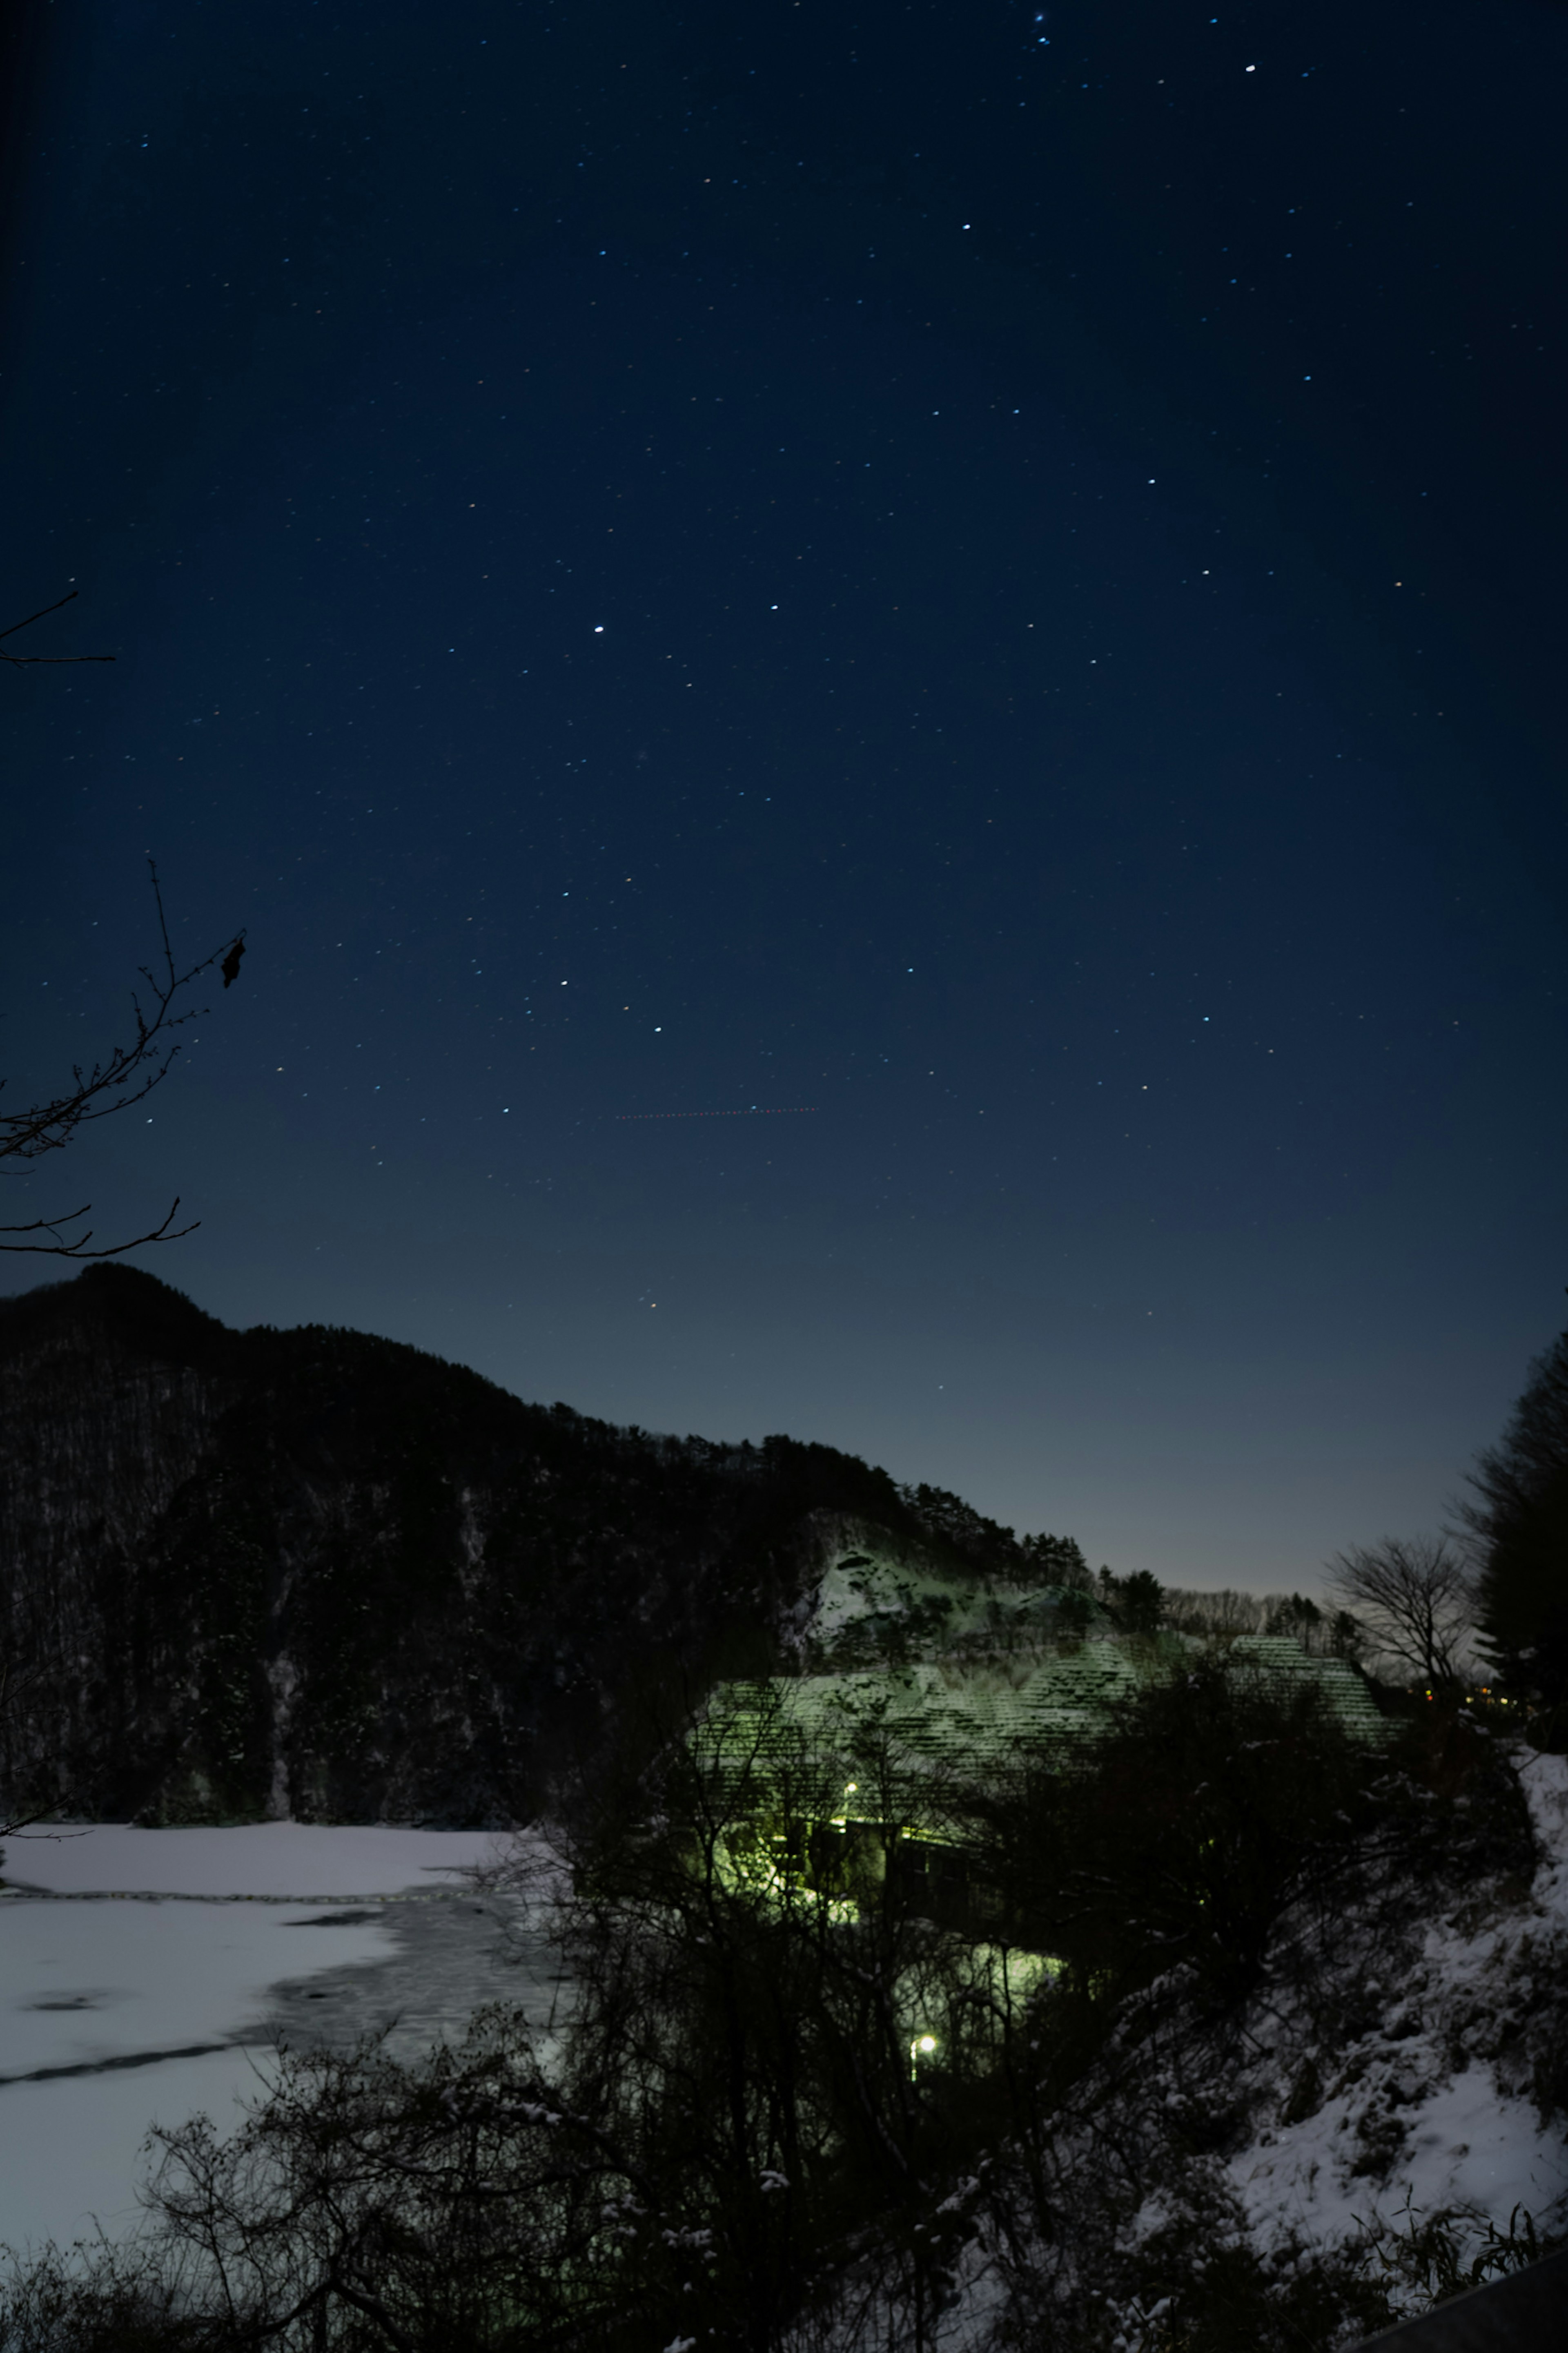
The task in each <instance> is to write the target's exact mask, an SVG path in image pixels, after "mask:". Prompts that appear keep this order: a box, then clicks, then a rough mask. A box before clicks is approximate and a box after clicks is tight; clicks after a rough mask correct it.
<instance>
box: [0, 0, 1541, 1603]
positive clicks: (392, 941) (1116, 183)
mask: <svg viewBox="0 0 1568 2353" xmlns="http://www.w3.org/2000/svg"><path fill="white" fill-rule="evenodd" d="M13 50H14V58H13V88H12V93H11V95H12V111H13V118H14V121H13V129H12V136H11V140H10V143H9V153H10V156H11V186H10V192H9V211H8V216H7V226H6V250H5V305H6V310H5V342H4V353H3V360H4V365H3V370H0V414H3V417H4V429H5V442H6V449H7V456H8V465H7V526H8V527H7V532H6V553H5V577H6V580H7V581H8V583H9V586H8V587H7V590H6V595H7V597H8V599H9V602H10V604H11V606H12V607H14V608H15V617H18V618H19V617H21V615H22V614H24V613H26V612H28V611H31V610H32V609H33V608H34V607H37V606H38V605H41V604H43V603H45V602H46V601H47V599H48V598H49V597H50V596H55V595H58V594H62V593H63V592H64V590H65V589H66V588H67V587H68V586H76V587H78V588H79V591H80V601H79V603H78V604H77V605H75V606H73V607H71V608H70V610H69V611H68V613H67V614H64V615H61V616H59V617H57V618H56V619H55V620H53V621H50V622H47V623H45V624H42V625H40V627H39V628H37V629H36V630H35V631H33V632H31V633H30V636H29V639H28V641H27V646H28V649H30V650H33V651H37V652H68V651H74V650H84V651H85V650H105V651H112V652H113V653H114V654H115V655H116V661H115V665H114V667H113V668H111V669H110V668H107V667H105V668H102V669H93V670H85V669H84V670H31V671H26V672H12V673H10V674H9V675H8V676H7V677H6V678H5V680H4V681H0V685H3V686H4V689H5V692H4V699H3V705H0V709H3V716H4V724H5V731H6V736H7V744H6V759H7V795H6V801H7V823H6V828H5V839H6V844H7V854H6V856H5V860H4V863H3V867H0V913H3V915H4V927H5V951H4V954H5V971H4V994H3V1002H4V1006H5V1015H6V1018H5V1030H4V1033H3V1037H4V1045H5V1057H6V1068H7V1069H8V1071H9V1072H10V1074H11V1091H12V1094H13V1097H14V1098H15V1097H16V1095H20V1094H23V1093H25V1092H27V1091H29V1090H33V1089H41V1088H44V1087H46V1086H48V1085H50V1084H51V1083H52V1082H54V1080H55V1079H56V1078H57V1077H58V1074H59V1073H60V1071H61V1070H62V1068H63V1066H64V1065H66V1064H68V1062H69V1060H71V1059H72V1058H73V1056H77V1055H80V1054H82V1053H84V1052H86V1053H90V1051H91V1050H92V1049H93V1048H94V1047H95V1046H96V1045H98V1044H100V1042H102V1041H104V1040H106V1039H107V1038H108V1037H109V1035H110V1032H111V1031H112V1029H114V1027H115V1024H116V1022H117V1020H118V1019H119V1018H120V1008H121V1006H122V1004H123V1001H124V987H125V983H126V981H127V979H128V977H129V976H130V975H131V973H132V969H133V967H134V965H135V964H136V963H137V962H138V961H140V960H141V959H142V957H143V956H144V955H146V954H147V952H148V950H149V948H150V947H151V945H152V944H153V934H152V926H151V915H152V910H151V905H150V902H149V901H148V898H147V895H146V891H145V884H144V880H143V876H144V864H143V860H144V856H145V853H146V852H148V851H152V852H153V854H154V855H155V856H156V857H157V860H158V861H159V865H160V868H161V871H162V872H163V877H164V881H165V885H166V890H167V893H168V898H169V902H170V906H171V911H172V915H173V918H174V924H175V929H176V938H177V940H178V941H179V942H180V943H182V944H189V946H190V948H191V950H192V951H193V952H194V951H196V950H198V949H205V948H207V947H210V946H212V945H216V944H218V943H219V942H220V941H221V940H222V939H223V938H224V937H225V936H226V935H227V934H229V933H231V932H232V931H233V930H234V929H235V928H236V927H237V925H238V924H239V923H245V924H246V925H247V928H248V933H249V943H250V953H249V955H248V956H247V961H246V965H245V968H244V973H243V976H242V980H241V983H240V986H239V987H237V988H236V989H235V990H233V991H231V992H229V993H228V994H227V995H226V996H223V995H218V996H216V997H215V998H214V1000H213V1009H212V1015H211V1018H210V1019H206V1020H204V1021H202V1022H201V1023H199V1024H197V1025H196V1029H197V1030H198V1031H199V1042H195V1043H194V1044H193V1047H192V1050H191V1051H190V1053H189V1056H188V1058H187V1060H186V1064H185V1066H184V1068H183V1069H181V1070H180V1071H178V1072H177V1073H176V1074H175V1076H174V1078H173V1079H172V1080H171V1082H169V1084H168V1085H167V1087H166V1088H165V1089H164V1090H163V1092H161V1093H160V1094H159V1096H158V1097H157V1098H156V1100H155V1102H153V1103H149V1105H148V1106H147V1110H148V1111H150V1112H151V1113H153V1117H152V1119H151V1121H150V1122H149V1121H148V1120H147V1118H146V1115H145V1113H132V1114H130V1115H129V1116H128V1117H127V1118H125V1119H123V1120H121V1121H120V1122H117V1123H114V1124H110V1125H109V1126H106V1127H104V1128H102V1129H101V1130H100V1131H99V1132H98V1134H97V1135H96V1137H95V1138H94V1139H92V1140H91V1141H90V1142H89V1143H88V1144H84V1145H81V1146H80V1147H79V1149H78V1152H77V1155H76V1162H75V1166H70V1165H69V1164H68V1163H65V1162H62V1163H60V1164H59V1166H58V1168H55V1169H52V1170H50V1171H49V1172H48V1186H47V1189H45V1188H40V1187H33V1188H32V1189H31V1190H29V1189H27V1188H26V1187H15V1186H14V1187H13V1188H12V1195H11V1198H12V1203H13V1207H12V1209H11V1211H10V1212H9V1213H8V1214H10V1215H12V1216H16V1215H18V1214H22V1207H21V1205H22V1204H24V1203H26V1204H27V1205H28V1209H27V1213H29V1214H31V1213H32V1211H33V1210H34V1209H37V1208H50V1207H57V1208H58V1207H68V1206H74V1203H75V1201H76V1200H77V1199H78V1198H87V1197H88V1196H89V1195H90V1197H91V1198H93V1200H94V1201H95V1204H96V1205H97V1209H98V1213H99V1215H100V1219H103V1220H105V1221H106V1222H107V1224H109V1225H110V1226H112V1227H115V1228H116V1229H118V1230H121V1231H131V1230H136V1229H137V1228H136V1223H135V1221H137V1220H145V1219H147V1218H148V1217H149V1216H153V1217H155V1216H157V1215H158V1214H161V1211H162V1208H163V1206H165V1205H166V1200H167V1198H168V1197H169V1196H170V1195H171V1194H173V1193H174V1192H175V1191H178V1192H179V1193H181V1194H182V1195H183V1196H184V1199H185V1202H186V1203H187V1205H188V1206H189V1207H190V1208H191V1209H192V1211H193V1212H194V1214H195V1215H197V1216H199V1217H200V1219H202V1225H201V1229H200V1231H199V1232H197V1233H196V1234H195V1235H193V1236H191V1237H190V1238H189V1239H188V1240H184V1241H182V1242H180V1243H179V1244H178V1245H177V1246H174V1247H169V1248H165V1249H163V1250H156V1251H144V1252H142V1253H141V1254H140V1258H141V1262H142V1263H146V1264H148V1265H150V1266H151V1267H152V1269H153V1271H155V1272H157V1273H159V1274H160V1275H162V1276H163V1277H164V1279H165V1280H167V1281H171V1282H175V1283H177V1284H178V1285H180V1287H181V1288H183V1289H185V1290H188V1291H189V1292H190V1293H191V1294H192V1295H193V1296H194V1297H195V1298H196V1299H197V1300H198V1301H199V1302H200V1303H202V1304H203V1305H204V1306H205V1307H208V1308H210V1309H212V1310H213V1311H215V1312H216V1313H217V1314H221V1315H223V1316H225V1317H226V1318H227V1319H228V1320H230V1321H234V1322H239V1323H251V1322H257V1321H270V1322H279V1323H284V1322H298V1321H306V1320H315V1321H326V1322H339V1323H349V1324H358V1325H361V1326H363V1327H367V1328H370V1329H374V1330H377V1331H382V1332H385V1333H389V1334H391V1335H395V1336H396V1337H399V1338H403V1339H407V1340H411V1341H414V1342H416V1343H418V1344H419V1345H422V1346H426V1347H428V1348H432V1349H436V1350H437V1351H439V1352H440V1353H442V1354H444V1355H447V1356H454V1357H458V1358H460V1359H462V1360H464V1361H467V1362H468V1363H471V1364H473V1365H475V1366H478V1367H479V1368H480V1369H481V1370H483V1371H485V1372H487V1373H489V1374H490V1375H491V1376H492V1377H495V1378H496V1379H498V1380H500V1381H502V1382H504V1383H505V1384H506V1385H508V1386H509V1387H510V1388H515V1389H518V1390H520V1391H521V1393H522V1394H523V1395H525V1396H529V1397H542V1398H555V1397H560V1398H565V1399H566V1400H567V1401H569V1402H570V1403H572V1404H574V1405H575V1406H577V1407H579V1408H581V1409H584V1410H585V1411H589V1412H593V1413H598V1414H603V1415H605V1416H608V1417H610V1418H612V1419H626V1420H636V1421H638V1422H641V1423H643V1424H645V1425H647V1426H649V1427H654V1428H665V1429H675V1430H689V1429H694V1430H702V1431H704V1432H707V1433H709V1434H710V1435H713V1436H733V1437H741V1436H752V1437H760V1436H762V1435H763V1434H764V1433H765V1432H767V1431H770V1430H790V1431H792V1432H794V1433H795V1434H796V1435H799V1436H802V1437H816V1438H821V1439H825V1440H830V1441H832V1442H833V1443H836V1444H838V1445H841V1446H845V1447H847V1448H850V1449H852V1450H854V1451H858V1452H861V1453H865V1454H867V1455H868V1456H870V1457H872V1458H874V1459H876V1460H878V1461H882V1462H884V1463H886V1464H887V1466H888V1467H889V1469H890V1470H892V1471H893V1472H895V1473H896V1474H898V1475H900V1476H901V1477H905V1478H910V1479H919V1478H927V1479H931V1480H935V1481H937V1482H940V1483H942V1484H943V1485H948V1486H952V1487H956V1488H958V1489H960V1490H962V1491H963V1493H966V1494H968V1495H969V1496H970V1497H971V1499H972V1500H973V1502H974V1503H976V1504H979V1505H980V1506H981V1507H982V1508H983V1509H984V1510H986V1511H988V1512H991V1513H993V1514H995V1515H997V1516H999V1517H1001V1518H1002V1519H1004V1520H1005V1521H1008V1522H1011V1523H1014V1524H1016V1525H1020V1526H1027V1527H1031V1528H1035V1527H1041V1526H1046V1527H1050V1528H1054V1529H1058V1530H1061V1531H1064V1532H1067V1533H1070V1534H1073V1535H1077V1536H1079V1539H1080V1541H1081V1542H1082V1543H1083V1544H1084V1546H1085V1547H1086V1549H1087V1550H1088V1551H1089V1554H1090V1556H1091V1557H1093V1558H1094V1559H1095V1560H1100V1559H1108V1560H1110V1562H1111V1563H1112V1564H1113V1565H1114V1566H1116V1567H1119V1568H1130V1567H1149V1568H1152V1569H1153V1570H1154V1571H1155V1572H1156V1573H1157V1574H1159V1575H1160V1576H1162V1577H1167V1578H1173V1579H1176V1580H1179V1581H1185V1582H1188V1583H1219V1582H1223V1581H1233V1582H1247V1583H1252V1584H1254V1585H1258V1586H1270V1585H1279V1584H1285V1585H1289V1584H1293V1583H1294V1584H1300V1583H1301V1582H1303V1581H1304V1580H1305V1581H1310V1580H1312V1579H1313V1578H1314V1577H1315V1576H1316V1574H1317V1570H1318V1566H1319V1564H1320V1563H1321V1559H1322V1558H1323V1556H1324V1555H1325V1553H1326V1552H1327V1551H1329V1550H1330V1549H1331V1548H1332V1547H1334V1546H1337V1545H1340V1544H1343V1543H1347V1542H1352V1541H1357V1540H1362V1539H1364V1538H1367V1537H1369V1536H1372V1535H1377V1534H1378V1533H1380V1532H1382V1531H1383V1530H1384V1529H1385V1528H1399V1529H1410V1528H1414V1527H1417V1526H1421V1525H1433V1524H1435V1522H1436V1520H1437V1519H1438V1517H1439V1516H1440V1514H1441V1512H1442V1509H1443V1505H1444V1502H1445V1499H1446V1498H1447V1496H1448V1495H1450V1494H1451V1493H1452V1492H1453V1491H1454V1489H1455V1487H1456V1485H1457V1483H1458V1479H1459V1477H1460V1475H1461V1473H1462V1471H1463V1469H1464V1466H1465V1464H1466V1462H1467V1461H1468V1457H1469V1455H1470V1454H1471V1452H1472V1451H1473V1450H1474V1449H1475V1447H1476V1446H1477V1445H1479V1444H1480V1443H1481V1442H1483V1441H1485V1440H1487V1439H1489V1437H1491V1436H1492V1435H1494V1434H1495V1431H1496V1429H1497V1426H1498V1424H1499V1422H1500V1418H1501V1416H1502V1414H1503V1412H1504V1410H1505V1409H1506V1407H1507V1405H1508V1403H1509V1401H1510V1398H1511V1397H1512V1396H1513V1395H1514V1394H1515V1393H1516V1391H1517V1389H1518V1388H1519V1387H1520V1385H1521V1379H1522V1377H1523V1372H1524V1366H1525V1362H1526V1359H1527V1358H1528V1356H1530V1355H1531V1353H1532V1352H1533V1351H1534V1350H1535V1349H1536V1348H1538V1347H1540V1346H1541V1345H1543V1344H1544V1343H1545V1342H1546V1341H1547V1340H1548V1339H1549V1338H1550V1337H1551V1335H1552V1333H1553V1332H1554V1331H1555V1330H1556V1328H1557V1327H1558V1324H1559V1323H1560V1321H1561V1314H1560V1309H1561V1299H1562V1287H1563V1281H1564V1279H1565V1276H1568V1263H1565V1258H1568V1254H1565V1252H1564V1249H1563V1170H1564V1166H1568V1153H1565V1151H1564V1138H1563V1127H1564V1121H1563V1070H1564V1067H1565V1063H1568V1058H1565V1054H1564V1042H1565V1041H1564V1038H1563V980H1564V962H1565V957H1564V930H1563V906H1564V884H1565V882H1568V856H1565V843H1564V825H1563V793H1562V786H1561V749H1562V744H1561V699H1562V698H1561V674H1562V660H1563V658H1562V632H1563V595H1562V588H1561V579H1560V575H1561V568H1562V549H1563V542H1564V537H1565V525H1568V512H1565V506H1568V501H1565V498H1564V471H1563V455H1562V445H1563V436H1562V429H1561V419H1562V416H1563V408H1564V400H1565V391H1564V383H1563V350H1564V337H1563V325H1564V297H1563V277H1562V269H1561V255H1562V252H1563V230H1564V220H1563V213H1564V209H1565V206H1564V198H1563V183H1562V174H1561V167H1560V141H1561V132H1560V122H1559V120H1558V113H1559V107H1560V94H1561V90H1562V87H1563V71H1564V67H1565V65H1568V54H1565V52H1568V28H1565V24H1564V18H1563V13H1562V11H1561V10H1560V9H1557V8H1555V7H1548V6H1545V5H1515V0H1490V5H1488V6H1487V7H1485V8H1484V9H1483V8H1481V7H1479V6H1466V7H1460V6H1455V5H1438V6H1436V7H1434V6H1432V5H1427V4H1426V0H1423V5H1419V6H1417V5H1414V4H1413V0H1394V5H1384V6H1381V7H1378V8H1376V9H1369V8H1368V7H1367V5H1366V4H1365V0H1332V5H1327V6H1321V5H1320V6H1314V7H1312V8H1310V9H1309V8H1307V7H1305V6H1302V5H1272V6H1267V7H1263V6H1254V7H1250V8H1244V9H1238V10H1236V11H1223V12H1222V13H1221V14H1220V15H1219V16H1218V17H1217V19H1215V18H1214V17H1212V16H1210V14H1209V11H1208V10H1207V9H1206V8H1201V7H1200V8H1195V9H1193V10H1191V11H1189V12H1187V13H1185V14H1184V13H1183V11H1182V10H1181V9H1179V8H1173V7H1172V5H1170V0H1157V5H1156V0H1122V4H1121V5H1106V0H1100V5H1095V6H1092V7H1090V6H1087V5H1079V6H1064V7H1052V8H1050V9H1049V10H1047V11H1046V12H1044V13H1043V14H1041V13H1037V11H1036V10H1035V9H1034V8H1033V7H1015V6H1010V5H1006V0H962V5H960V4H959V0H941V5H915V6H902V5H898V6H895V5H883V6H870V7H863V8H860V9H858V10H848V11H847V10H845V9H843V8H842V7H838V6H829V5H826V0H750V5H747V6H746V7H745V8H743V9H737V8H735V7H733V6H730V5H724V6H720V5H707V6H703V5H691V6H674V5H671V6H660V5H651V6H650V5H642V6H639V7H637V8H636V9H632V8H629V7H625V6H616V5H610V6H601V7H598V8H595V9H587V8H584V7H581V6H576V5H565V0H560V5H549V0H526V5H500V0H483V4H482V5H481V0H441V5H439V6H438V7H437V6H435V5H408V0H376V5H374V6H371V5H362V0H353V5H301V0H279V5H277V6H275V7H272V8H269V9H268V10H267V11H265V12H262V13H260V14H258V13H257V12H255V11H250V10H244V9H239V10H236V9H229V8H220V7H217V6H216V5H210V0H209V5H196V0H169V5H158V0H143V5H122V6H114V5H102V6H100V7H97V8H87V7H82V6H80V5H65V0H61V5H57V6H55V7H52V8H38V9H34V10H33V11H32V12H31V14H29V13H28V12H27V11H26V9H24V10H22V11H20V12H19V14H18V17H17V19H16V30H14V33H13ZM24 69H25V70H24ZM6 617H7V618H9V617H12V616H10V615H7V616H6ZM12 643H13V645H14V646H15V647H16V649H18V650H20V649H22V646H21V641H19V640H13V641H12ZM753 1106H756V1107H758V1108H757V1109H756V1110H755V1112H753V1110H752V1107H753ZM62 1187H63V1193H62V1190H61V1188H62ZM64 1193H68V1194H69V1195H70V1197H71V1199H70V1201H69V1202H66V1201H65V1199H64ZM57 1272H58V1270H57V1269H55V1268H53V1267H51V1265H50V1264H49V1262H48V1261H43V1260H27V1259H15V1260H12V1261H8V1262H7V1268H6V1280H7V1281H8V1282H9V1283H10V1284H11V1286H12V1287H14V1288H18V1289H20V1288H26V1287H28V1286H29V1285H30V1284H31V1283H32V1282H36V1281H38V1280H44V1279H49V1278H51V1277H52V1276H54V1275H55V1274H56V1273H57Z"/></svg>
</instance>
